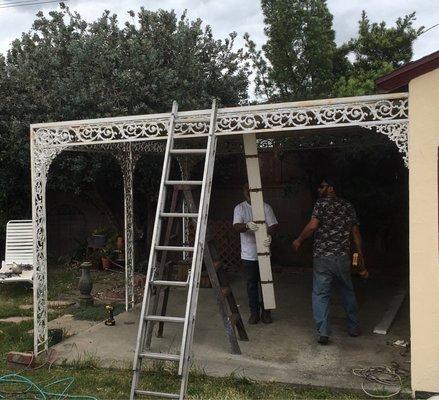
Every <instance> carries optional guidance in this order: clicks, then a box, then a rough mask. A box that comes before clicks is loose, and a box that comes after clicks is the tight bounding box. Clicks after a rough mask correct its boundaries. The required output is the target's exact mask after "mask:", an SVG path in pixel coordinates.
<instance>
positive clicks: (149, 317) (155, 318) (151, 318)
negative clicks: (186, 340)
mask: <svg viewBox="0 0 439 400" xmlns="http://www.w3.org/2000/svg"><path fill="white" fill-rule="evenodd" d="M145 321H154V322H172V323H175V324H183V323H184V318H183V317H168V316H166V315H147V316H146V317H145Z"/></svg>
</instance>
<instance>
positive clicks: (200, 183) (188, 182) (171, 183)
mask: <svg viewBox="0 0 439 400" xmlns="http://www.w3.org/2000/svg"><path fill="white" fill-rule="evenodd" d="M165 184H166V185H192V186H196V185H199V186H201V185H202V184H203V181H166V182H165Z"/></svg>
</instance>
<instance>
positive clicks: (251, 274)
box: [242, 260, 261, 314]
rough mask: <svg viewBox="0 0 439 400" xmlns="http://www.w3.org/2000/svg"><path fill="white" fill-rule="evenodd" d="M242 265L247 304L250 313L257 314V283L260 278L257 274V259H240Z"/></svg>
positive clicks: (258, 303)
mask: <svg viewBox="0 0 439 400" xmlns="http://www.w3.org/2000/svg"><path fill="white" fill-rule="evenodd" d="M242 265H243V266H244V273H245V278H246V280H247V295H248V305H249V307H250V313H251V314H259V309H260V306H261V304H260V300H259V284H260V282H261V278H260V276H259V264H258V262H257V261H249V260H242Z"/></svg>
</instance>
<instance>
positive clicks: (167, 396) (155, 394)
mask: <svg viewBox="0 0 439 400" xmlns="http://www.w3.org/2000/svg"><path fill="white" fill-rule="evenodd" d="M134 393H135V394H139V395H141V396H152V397H161V398H162V399H179V398H180V395H178V394H174V393H162V392H153V391H151V390H138V389H137V390H135V391H134Z"/></svg>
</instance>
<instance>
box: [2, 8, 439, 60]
mask: <svg viewBox="0 0 439 400" xmlns="http://www.w3.org/2000/svg"><path fill="white" fill-rule="evenodd" d="M10 1H11V0H0V52H3V53H5V52H6V51H7V49H8V48H9V45H10V43H11V41H12V40H13V39H14V38H17V37H19V36H20V35H21V33H22V32H24V31H28V30H29V29H30V27H31V25H32V22H33V20H34V18H35V14H36V12H37V11H38V10H40V9H41V10H43V11H44V12H45V13H47V12H48V11H50V10H51V9H55V8H57V3H54V4H42V5H40V6H25V7H12V8H2V7H1V5H2V4H5V3H7V2H10ZM13 1H17V0H13ZM41 1H44V0H41ZM46 1H47V0H46ZM66 3H67V4H68V5H69V6H70V8H71V9H73V10H75V11H78V12H79V13H80V14H81V16H82V17H83V18H85V19H86V20H87V21H93V20H95V19H96V18H97V16H99V15H100V14H101V13H102V11H103V10H105V9H108V10H110V11H112V12H115V13H117V14H118V16H119V18H120V20H121V21H124V20H125V19H127V18H128V16H127V10H130V9H132V10H136V9H139V7H140V6H142V5H143V6H144V7H145V8H147V9H151V10H156V9H158V8H163V9H166V10H171V9H174V10H176V12H177V14H180V13H181V12H182V11H183V10H185V9H187V11H188V16H189V18H191V19H195V18H198V17H199V18H201V19H202V20H203V21H204V22H205V23H206V24H209V25H211V26H212V28H213V31H214V36H215V37H216V38H224V37H226V36H227V34H228V33H229V32H232V31H236V32H237V33H238V38H239V40H237V44H238V45H242V44H243V40H242V36H243V35H244V33H245V32H249V33H250V35H251V37H252V38H253V40H255V41H256V43H257V44H262V43H264V41H265V39H264V32H263V28H264V26H263V16H262V12H261V7H260V1H259V0H160V1H158V0H144V1H137V0H126V1H123V0H122V1H121V0H70V1H67V2H66ZM438 5H439V2H438V0H368V1H367V2H365V1H362V0H350V1H346V0H328V6H329V9H330V11H331V12H332V14H333V15H334V29H335V32H336V41H337V43H343V42H345V41H346V40H348V39H349V38H351V37H353V36H355V34H356V32H357V27H358V20H359V18H360V15H361V10H363V9H365V10H366V12H367V13H368V15H369V17H370V19H371V20H372V21H382V20H384V21H386V22H387V23H388V24H394V22H395V20H396V19H397V18H398V17H399V16H403V15H405V14H408V13H411V12H413V11H416V14H417V21H416V26H417V27H418V26H421V25H424V26H425V27H426V28H428V27H431V26H433V25H435V24H437V23H439V7H438ZM414 50H415V56H414V59H418V58H420V57H423V56H425V55H427V54H429V53H432V52H433V51H436V50H439V26H438V27H437V28H435V29H432V30H431V31H429V32H427V33H425V34H424V35H422V36H421V37H420V38H418V39H417V41H416V42H415V48H414Z"/></svg>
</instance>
